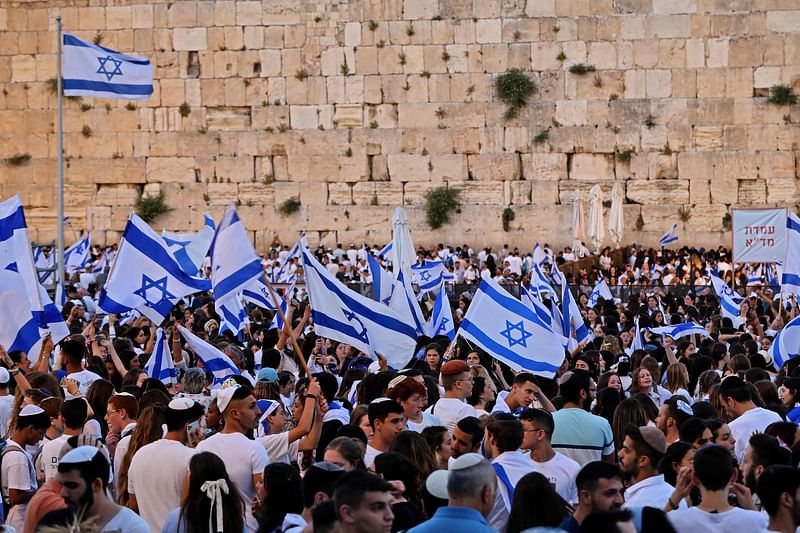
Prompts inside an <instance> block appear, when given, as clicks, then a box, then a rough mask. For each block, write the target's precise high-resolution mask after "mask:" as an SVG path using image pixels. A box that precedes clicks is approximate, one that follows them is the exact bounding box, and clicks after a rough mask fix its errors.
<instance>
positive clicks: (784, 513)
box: [758, 465, 800, 533]
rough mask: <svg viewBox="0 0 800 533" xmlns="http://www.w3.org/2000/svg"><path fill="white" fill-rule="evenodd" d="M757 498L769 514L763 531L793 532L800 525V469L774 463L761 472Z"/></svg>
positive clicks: (765, 532) (764, 532) (767, 532)
mask: <svg viewBox="0 0 800 533" xmlns="http://www.w3.org/2000/svg"><path fill="white" fill-rule="evenodd" d="M761 479H763V482H759V484H758V498H759V500H761V505H762V506H763V507H764V510H765V511H766V512H767V514H768V515H769V525H768V526H767V528H766V529H765V530H764V531H763V533H769V532H772V531H774V532H778V533H795V531H797V528H798V526H800V514H798V513H797V509H798V508H800V498H798V496H800V470H798V469H797V468H792V467H791V466H785V465H775V466H771V467H769V468H767V469H766V470H764V472H763V473H762V474H761Z"/></svg>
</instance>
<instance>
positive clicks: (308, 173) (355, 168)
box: [289, 153, 369, 182]
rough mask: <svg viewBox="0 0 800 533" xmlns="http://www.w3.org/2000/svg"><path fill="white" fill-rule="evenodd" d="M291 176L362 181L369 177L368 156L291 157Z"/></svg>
mask: <svg viewBox="0 0 800 533" xmlns="http://www.w3.org/2000/svg"><path fill="white" fill-rule="evenodd" d="M289 176H290V178H291V179H292V180H296V181H329V182H330V181H362V180H366V179H367V178H368V177H369V168H368V166H367V156H366V155H364V154H357V153H356V154H354V155H352V156H346V155H339V156H332V155H330V154H329V155H326V156H311V157H301V156H295V157H289Z"/></svg>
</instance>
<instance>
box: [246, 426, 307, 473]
mask: <svg viewBox="0 0 800 533" xmlns="http://www.w3.org/2000/svg"><path fill="white" fill-rule="evenodd" d="M256 440H257V441H258V442H260V443H261V444H262V445H263V446H264V448H266V450H267V455H269V459H270V462H271V463H286V464H287V465H288V464H291V462H292V457H297V453H298V452H299V451H300V441H299V440H296V441H294V442H291V443H290V442H289V432H288V431H284V432H283V433H277V434H275V435H264V436H263V437H259V438H257V439H256Z"/></svg>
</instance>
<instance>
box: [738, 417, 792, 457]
mask: <svg viewBox="0 0 800 533" xmlns="http://www.w3.org/2000/svg"><path fill="white" fill-rule="evenodd" d="M780 421H781V417H780V416H778V414H777V413H775V412H774V411H770V410H768V409H763V408H761V407H756V408H755V409H750V410H749V411H746V412H744V413H743V414H741V415H740V416H739V417H737V418H736V419H734V420H732V421H730V422H729V423H728V427H730V428H731V435H732V436H733V437H734V438H735V439H736V447H735V449H734V452H735V454H736V459H738V461H739V463H741V462H742V461H743V460H744V451H745V449H746V448H747V447H748V446H749V445H750V437H751V436H752V435H753V433H755V432H756V431H759V432H761V433H763V432H764V430H765V429H767V426H768V425H770V424H772V423H773V422H780Z"/></svg>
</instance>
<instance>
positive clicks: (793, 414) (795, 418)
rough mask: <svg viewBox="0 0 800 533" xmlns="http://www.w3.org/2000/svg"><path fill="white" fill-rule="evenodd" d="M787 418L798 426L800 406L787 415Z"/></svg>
mask: <svg viewBox="0 0 800 533" xmlns="http://www.w3.org/2000/svg"><path fill="white" fill-rule="evenodd" d="M786 418H787V419H788V420H789V422H794V423H795V424H797V421H798V420H800V405H798V406H797V407H795V408H794V409H792V410H791V411H789V412H788V413H786Z"/></svg>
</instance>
